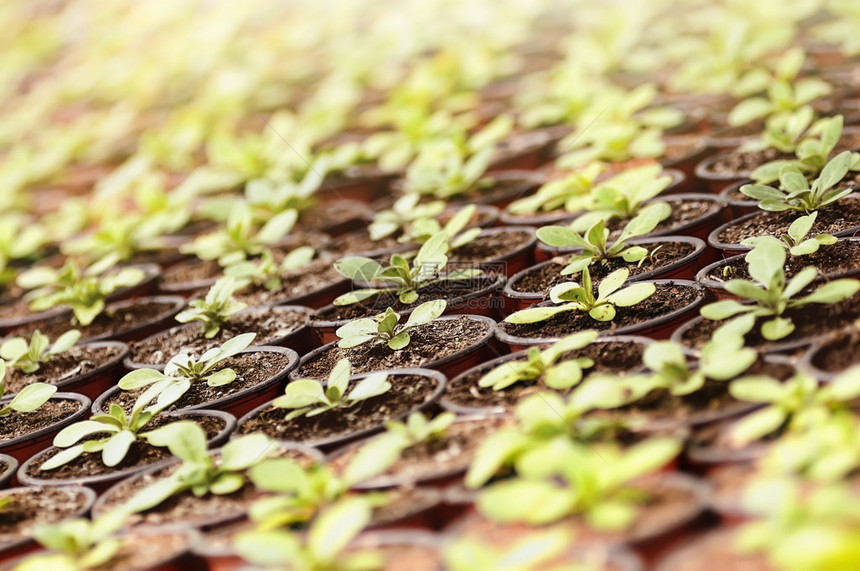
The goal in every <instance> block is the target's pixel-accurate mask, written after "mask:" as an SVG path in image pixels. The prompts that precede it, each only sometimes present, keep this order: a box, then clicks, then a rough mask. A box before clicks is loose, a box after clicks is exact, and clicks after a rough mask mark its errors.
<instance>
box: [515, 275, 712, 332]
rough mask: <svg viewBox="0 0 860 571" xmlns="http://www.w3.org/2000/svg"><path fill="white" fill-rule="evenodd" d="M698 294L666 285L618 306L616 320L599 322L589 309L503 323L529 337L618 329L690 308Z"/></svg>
mask: <svg viewBox="0 0 860 571" xmlns="http://www.w3.org/2000/svg"><path fill="white" fill-rule="evenodd" d="M698 295H699V294H698V292H697V291H696V290H695V289H693V288H692V287H690V286H687V285H681V284H664V285H661V286H659V287H658V288H657V291H656V292H655V293H654V294H653V295H652V296H651V297H648V298H646V299H645V300H643V301H641V302H640V303H637V304H636V305H634V306H632V307H618V308H616V315H615V318H614V319H613V320H612V321H597V320H595V319H592V318H591V316H589V315H588V312H580V311H565V312H563V313H559V314H557V315H554V316H553V317H551V318H549V319H547V320H546V321H539V322H537V323H522V324H514V323H508V322H502V323H501V324H500V326H501V327H502V328H503V329H504V331H505V332H506V333H508V334H510V335H514V336H516V337H525V338H528V339H535V338H550V337H563V336H565V335H569V334H571V333H576V332H577V331H584V330H586V329H598V330H601V331H610V332H614V331H616V330H617V329H620V328H622V327H628V326H631V325H636V324H639V323H643V322H645V321H649V320H651V319H656V318H658V317H662V316H663V315H666V314H668V313H670V312H672V311H675V310H677V309H681V308H682V307H686V306H688V305H690V304H691V303H693V302H695V301H696V299H697V297H698Z"/></svg>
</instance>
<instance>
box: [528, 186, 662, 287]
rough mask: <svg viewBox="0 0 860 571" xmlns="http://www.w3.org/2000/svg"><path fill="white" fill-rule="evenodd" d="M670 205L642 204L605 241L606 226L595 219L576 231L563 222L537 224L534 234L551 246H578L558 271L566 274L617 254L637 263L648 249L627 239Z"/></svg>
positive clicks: (654, 221)
mask: <svg viewBox="0 0 860 571" xmlns="http://www.w3.org/2000/svg"><path fill="white" fill-rule="evenodd" d="M670 211H671V208H670V207H669V205H668V204H666V203H665V202H656V203H653V204H649V205H647V206H646V207H644V208H642V209H641V210H640V211H639V214H637V215H636V216H635V217H634V218H633V219H631V220H630V221H629V222H628V223H627V224H626V225H625V226H624V230H622V231H621V234H620V235H619V236H618V238H617V239H616V240H615V242H612V243H609V230H608V229H607V228H606V221H605V220H604V219H602V218H601V219H599V220H598V221H597V222H595V223H594V224H593V225H592V226H591V227H590V228H589V229H588V231H587V232H585V233H584V234H579V233H577V232H575V231H574V230H573V229H572V228H570V227H567V226H544V227H543V228H538V230H537V237H538V238H539V239H540V241H541V242H543V243H544V244H546V245H548V246H552V247H554V248H580V249H581V251H579V252H577V253H575V254H573V255H572V256H571V258H570V260H569V261H568V265H567V266H565V267H564V268H563V269H562V270H561V272H560V273H561V275H563V276H569V275H571V274H576V273H579V272H581V271H582V270H583V269H585V268H587V267H589V266H591V265H592V264H594V263H596V262H600V263H602V264H606V263H609V261H610V260H612V259H617V258H621V259H623V260H624V261H625V262H628V263H634V262H639V263H640V264H641V263H642V262H643V261H644V260H645V257H646V256H648V250H647V249H646V248H643V247H642V246H629V247H628V246H627V241H628V240H630V239H631V238H635V237H637V236H642V235H644V234H648V233H649V232H651V231H652V230H654V228H656V227H657V225H658V224H659V223H660V222H661V221H663V220H665V219H666V217H668V216H669V214H670Z"/></svg>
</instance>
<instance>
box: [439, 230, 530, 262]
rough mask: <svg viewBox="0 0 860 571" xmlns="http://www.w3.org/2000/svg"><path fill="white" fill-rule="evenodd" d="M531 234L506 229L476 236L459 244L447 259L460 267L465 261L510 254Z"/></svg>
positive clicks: (477, 260)
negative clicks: (466, 242) (467, 241)
mask: <svg viewBox="0 0 860 571" xmlns="http://www.w3.org/2000/svg"><path fill="white" fill-rule="evenodd" d="M532 237H533V234H531V233H530V232H526V231H524V230H506V231H505V232H494V233H492V234H485V235H483V236H478V237H477V238H475V239H474V240H473V241H472V242H469V243H468V244H465V245H464V246H460V247H459V248H457V249H456V250H454V251H453V252H451V256H450V257H449V259H448V263H449V264H451V263H453V264H455V266H454V267H456V268H458V269H459V268H461V267H462V266H463V264H465V263H475V264H477V263H480V262H486V261H488V260H494V259H498V258H501V257H504V256H507V255H509V254H512V253H513V252H515V251H516V250H517V249H519V248H522V247H523V246H525V245H526V244H528V243H529V241H530V240H531V239H532Z"/></svg>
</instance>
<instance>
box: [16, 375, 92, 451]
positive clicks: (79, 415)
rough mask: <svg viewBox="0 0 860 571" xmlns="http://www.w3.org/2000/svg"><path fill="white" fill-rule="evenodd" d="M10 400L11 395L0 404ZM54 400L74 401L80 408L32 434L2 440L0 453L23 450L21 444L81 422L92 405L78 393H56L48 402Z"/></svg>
mask: <svg viewBox="0 0 860 571" xmlns="http://www.w3.org/2000/svg"><path fill="white" fill-rule="evenodd" d="M12 398H14V397H13V396H12V395H9V396H7V397H3V398H2V399H0V402H6V401H9V400H12ZM54 399H58V400H71V401H75V402H78V403H80V405H81V408H80V409H78V410H77V411H75V412H74V413H72V414H70V415H69V416H67V417H66V418H63V419H62V420H58V421H57V422H55V423H53V424H51V425H50V426H43V427H42V428H40V429H38V430H35V431H33V432H29V433H27V434H22V435H21V436H16V437H15V438H11V439H9V440H4V441H3V442H2V443H0V452H6V451H9V450H14V449H18V448H25V447H26V446H21V444H25V445H26V444H27V443H28V442H29V441H31V440H35V439H37V438H41V437H43V436H45V435H46V434H49V433H51V432H54V431H56V430H62V429H63V428H64V427H66V426H68V425H70V424H73V423H75V422H77V421H78V420H82V419H84V417H87V416H89V414H90V405H92V401H91V400H90V399H89V397H87V396H85V395H82V394H80V393H72V392H61V391H57V392H55V393H54V394H53V395H52V396H51V398H50V399H48V400H54ZM24 464H26V462H24ZM21 467H22V468H23V464H22V465H21Z"/></svg>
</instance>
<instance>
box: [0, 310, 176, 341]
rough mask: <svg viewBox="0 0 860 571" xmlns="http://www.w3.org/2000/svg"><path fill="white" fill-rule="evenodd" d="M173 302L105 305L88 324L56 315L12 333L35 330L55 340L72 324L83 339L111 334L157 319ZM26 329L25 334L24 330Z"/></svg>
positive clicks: (164, 313) (18, 333)
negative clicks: (81, 323) (112, 306)
mask: <svg viewBox="0 0 860 571" xmlns="http://www.w3.org/2000/svg"><path fill="white" fill-rule="evenodd" d="M174 307H175V305H174V304H173V303H161V302H145V303H139V304H134V305H126V306H123V307H121V308H119V309H116V310H112V309H111V308H110V307H108V308H107V309H106V310H105V311H104V312H103V313H101V314H100V315H99V316H98V317H96V318H95V319H94V320H93V322H92V323H90V324H89V325H87V326H86V327H82V326H80V325H78V324H77V322H74V323H70V322H69V320H68V318H67V317H65V316H64V317H58V318H54V319H50V320H47V321H43V322H38V323H33V324H29V325H25V326H23V327H22V328H20V329H19V330H16V331H15V332H14V333H15V334H16V335H25V336H29V335H32V332H33V331H35V330H36V329H38V330H40V331H41V332H42V333H44V334H45V335H47V336H48V338H50V339H56V338H57V337H59V336H60V335H62V334H63V333H65V332H66V331H68V330H69V329H71V328H73V327H76V328H78V329H80V331H81V336H82V337H84V338H91V337H102V336H113V335H115V334H117V333H120V332H121V331H124V330H126V329H130V328H132V327H136V326H138V325H142V324H144V323H146V322H148V321H153V320H157V319H159V318H161V317H162V316H164V315H166V314H167V313H169V312H170V311H172V310H173V308H174ZM25 332H26V333H25Z"/></svg>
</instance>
